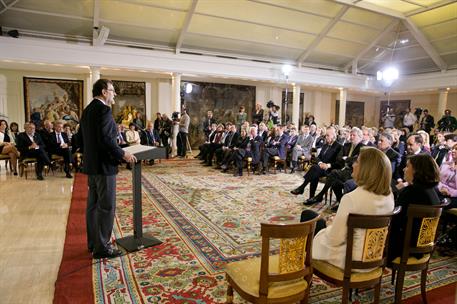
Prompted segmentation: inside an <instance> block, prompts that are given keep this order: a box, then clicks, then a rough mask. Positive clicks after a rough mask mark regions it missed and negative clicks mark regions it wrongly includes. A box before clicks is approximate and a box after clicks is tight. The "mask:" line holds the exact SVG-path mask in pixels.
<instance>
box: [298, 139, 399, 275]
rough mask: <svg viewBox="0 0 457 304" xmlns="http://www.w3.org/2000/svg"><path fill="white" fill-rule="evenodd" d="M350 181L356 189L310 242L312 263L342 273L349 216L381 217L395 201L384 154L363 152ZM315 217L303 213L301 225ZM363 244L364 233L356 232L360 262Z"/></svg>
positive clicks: (319, 226)
mask: <svg viewBox="0 0 457 304" xmlns="http://www.w3.org/2000/svg"><path fill="white" fill-rule="evenodd" d="M352 177H353V178H354V180H355V182H356V183H357V185H358V187H357V189H355V190H354V191H352V192H350V193H348V194H345V195H344V196H343V198H342V199H341V203H340V207H339V208H338V211H337V213H336V215H335V217H334V219H333V222H332V223H331V224H330V223H325V221H324V220H322V219H321V220H319V221H318V223H317V225H316V235H315V237H314V240H313V251H312V255H313V259H316V260H324V261H326V262H328V263H330V264H332V265H335V266H336V267H339V268H341V269H344V263H345V256H346V238H347V231H348V229H347V219H348V215H349V214H350V213H357V214H365V215H382V214H388V213H390V212H392V211H393V209H394V197H393V195H392V192H391V189H390V183H391V177H392V170H391V166H390V162H389V159H388V158H387V156H386V155H385V154H384V153H382V152H381V151H379V150H378V149H376V148H371V147H366V148H364V149H362V150H361V152H360V155H359V157H358V159H357V160H356V161H355V162H354V163H353V172H352ZM316 216H317V213H316V212H314V211H312V210H305V211H303V212H302V214H301V219H300V221H302V222H304V221H307V220H310V219H312V218H314V217H316ZM328 222H331V220H328ZM326 226H328V227H326ZM364 240H365V230H363V229H360V230H356V231H355V236H354V244H353V246H354V247H353V259H354V260H361V258H362V254H363V244H364Z"/></svg>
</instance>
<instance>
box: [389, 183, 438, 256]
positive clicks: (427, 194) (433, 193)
mask: <svg viewBox="0 0 457 304" xmlns="http://www.w3.org/2000/svg"><path fill="white" fill-rule="evenodd" d="M440 203H441V202H440V198H439V196H438V192H437V190H436V188H434V187H433V186H430V185H428V186H427V185H409V186H407V187H405V188H403V189H401V190H400V192H399V195H398V197H397V199H396V200H395V205H396V206H401V211H400V213H399V214H398V215H396V216H394V217H393V219H392V224H391V231H392V232H393V233H391V235H390V239H389V247H388V262H391V261H392V260H393V259H394V258H396V257H399V256H400V255H401V252H402V250H403V243H404V238H405V235H404V234H405V232H406V223H407V216H406V215H407V213H408V206H409V205H410V204H415V205H439V204H440ZM419 229H420V223H419V222H417V223H416V222H415V223H413V234H412V236H411V242H412V243H413V242H417V236H418V234H419ZM419 257H420V255H419Z"/></svg>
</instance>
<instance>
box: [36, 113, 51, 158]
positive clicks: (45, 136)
mask: <svg viewBox="0 0 457 304" xmlns="http://www.w3.org/2000/svg"><path fill="white" fill-rule="evenodd" d="M52 132H53V130H52V122H51V121H49V120H48V119H46V120H45V121H43V128H41V129H39V130H37V133H38V134H39V135H40V137H41V140H42V141H43V144H44V146H45V147H46V152H47V153H48V156H49V158H51V151H49V149H50V147H51V146H52V144H51V133H52Z"/></svg>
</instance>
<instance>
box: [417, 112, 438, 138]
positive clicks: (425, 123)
mask: <svg viewBox="0 0 457 304" xmlns="http://www.w3.org/2000/svg"><path fill="white" fill-rule="evenodd" d="M423 113H424V116H422V119H421V121H420V125H419V128H420V129H421V130H424V131H425V132H427V133H428V134H430V132H431V131H432V128H433V127H434V126H435V119H434V118H433V116H432V115H430V114H428V110H427V109H425V110H424V112H423Z"/></svg>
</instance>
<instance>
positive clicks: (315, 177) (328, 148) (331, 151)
mask: <svg viewBox="0 0 457 304" xmlns="http://www.w3.org/2000/svg"><path fill="white" fill-rule="evenodd" d="M340 150H341V145H340V144H339V143H338V142H337V141H334V142H333V143H332V144H331V145H328V144H325V145H324V146H323V147H322V150H321V152H320V153H319V156H318V157H317V158H318V164H316V165H313V166H311V168H310V169H309V170H308V172H306V174H305V176H304V179H305V181H304V182H303V184H302V185H301V186H300V187H299V188H301V189H305V187H306V185H307V184H308V183H309V184H310V185H309V197H310V198H312V197H314V195H315V194H316V189H317V184H318V183H319V178H320V177H322V176H326V175H327V174H328V173H329V172H330V170H331V169H327V170H324V169H321V167H319V163H325V164H330V166H331V167H334V166H335V165H336V157H337V155H338V153H339V152H340Z"/></svg>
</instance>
